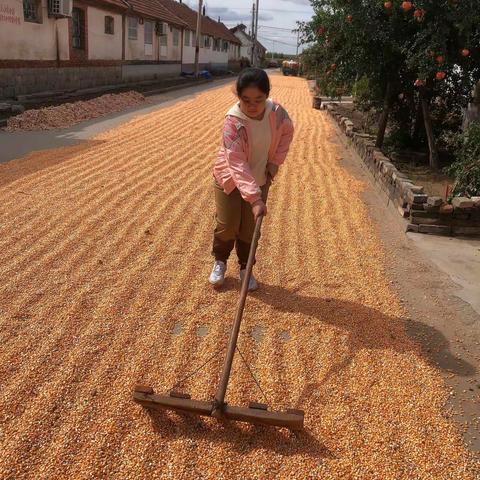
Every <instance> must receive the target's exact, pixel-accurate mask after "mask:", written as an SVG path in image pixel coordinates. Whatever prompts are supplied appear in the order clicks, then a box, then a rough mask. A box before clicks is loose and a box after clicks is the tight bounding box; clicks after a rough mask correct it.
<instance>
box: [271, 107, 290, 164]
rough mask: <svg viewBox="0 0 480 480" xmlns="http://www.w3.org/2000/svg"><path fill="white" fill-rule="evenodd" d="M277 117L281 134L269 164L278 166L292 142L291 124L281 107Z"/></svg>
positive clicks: (283, 159)
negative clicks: (279, 121) (278, 117)
mask: <svg viewBox="0 0 480 480" xmlns="http://www.w3.org/2000/svg"><path fill="white" fill-rule="evenodd" d="M277 115H280V117H281V121H282V127H281V129H282V133H281V136H280V142H279V143H278V147H277V151H276V152H275V155H274V157H273V159H272V161H271V163H273V164H275V165H278V166H280V165H281V164H282V163H283V162H284V161H285V158H286V157H287V154H288V150H289V149H290V144H291V143H292V140H293V133H294V128H293V123H292V121H291V120H290V117H289V116H288V113H287V111H286V110H285V109H284V108H283V107H279V111H278V112H277Z"/></svg>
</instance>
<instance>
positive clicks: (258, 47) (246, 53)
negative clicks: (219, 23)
mask: <svg viewBox="0 0 480 480" xmlns="http://www.w3.org/2000/svg"><path fill="white" fill-rule="evenodd" d="M230 31H231V32H232V33H233V34H234V35H235V37H237V38H238V40H240V42H241V48H240V56H241V58H247V59H248V60H251V58H252V45H253V39H252V37H251V35H249V34H248V33H247V27H246V25H244V24H243V23H241V24H239V25H237V26H236V27H234V28H232V29H230ZM266 53H267V49H266V48H265V47H264V46H263V45H262V44H261V43H260V42H259V41H258V40H257V41H256V42H255V49H254V52H253V64H254V65H257V66H261V65H262V63H263V61H264V60H265V55H266Z"/></svg>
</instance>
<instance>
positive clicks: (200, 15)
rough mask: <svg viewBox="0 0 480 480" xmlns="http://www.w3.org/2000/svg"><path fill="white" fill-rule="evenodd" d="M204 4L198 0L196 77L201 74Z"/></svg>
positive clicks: (201, 0)
mask: <svg viewBox="0 0 480 480" xmlns="http://www.w3.org/2000/svg"><path fill="white" fill-rule="evenodd" d="M202 6H203V0H198V16H197V32H196V34H195V36H196V38H195V78H198V75H199V65H198V64H199V60H200V37H201V35H202Z"/></svg>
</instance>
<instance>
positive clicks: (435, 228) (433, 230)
mask: <svg viewBox="0 0 480 480" xmlns="http://www.w3.org/2000/svg"><path fill="white" fill-rule="evenodd" d="M418 232H419V233H430V234H433V235H450V234H451V233H452V228H451V227H450V226H448V225H423V224H422V225H419V226H418Z"/></svg>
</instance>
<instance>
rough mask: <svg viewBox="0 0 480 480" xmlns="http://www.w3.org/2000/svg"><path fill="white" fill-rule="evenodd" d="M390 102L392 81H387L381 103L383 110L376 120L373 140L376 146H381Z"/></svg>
mask: <svg viewBox="0 0 480 480" xmlns="http://www.w3.org/2000/svg"><path fill="white" fill-rule="evenodd" d="M391 104H392V83H391V82H388V83H387V89H386V92H385V100H384V103H383V112H382V115H381V116H380V120H379V122H378V133H377V141H376V142H375V146H376V147H377V148H381V147H382V145H383V140H384V139H385V130H386V129H387V124H388V116H389V114H390V108H391Z"/></svg>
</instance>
